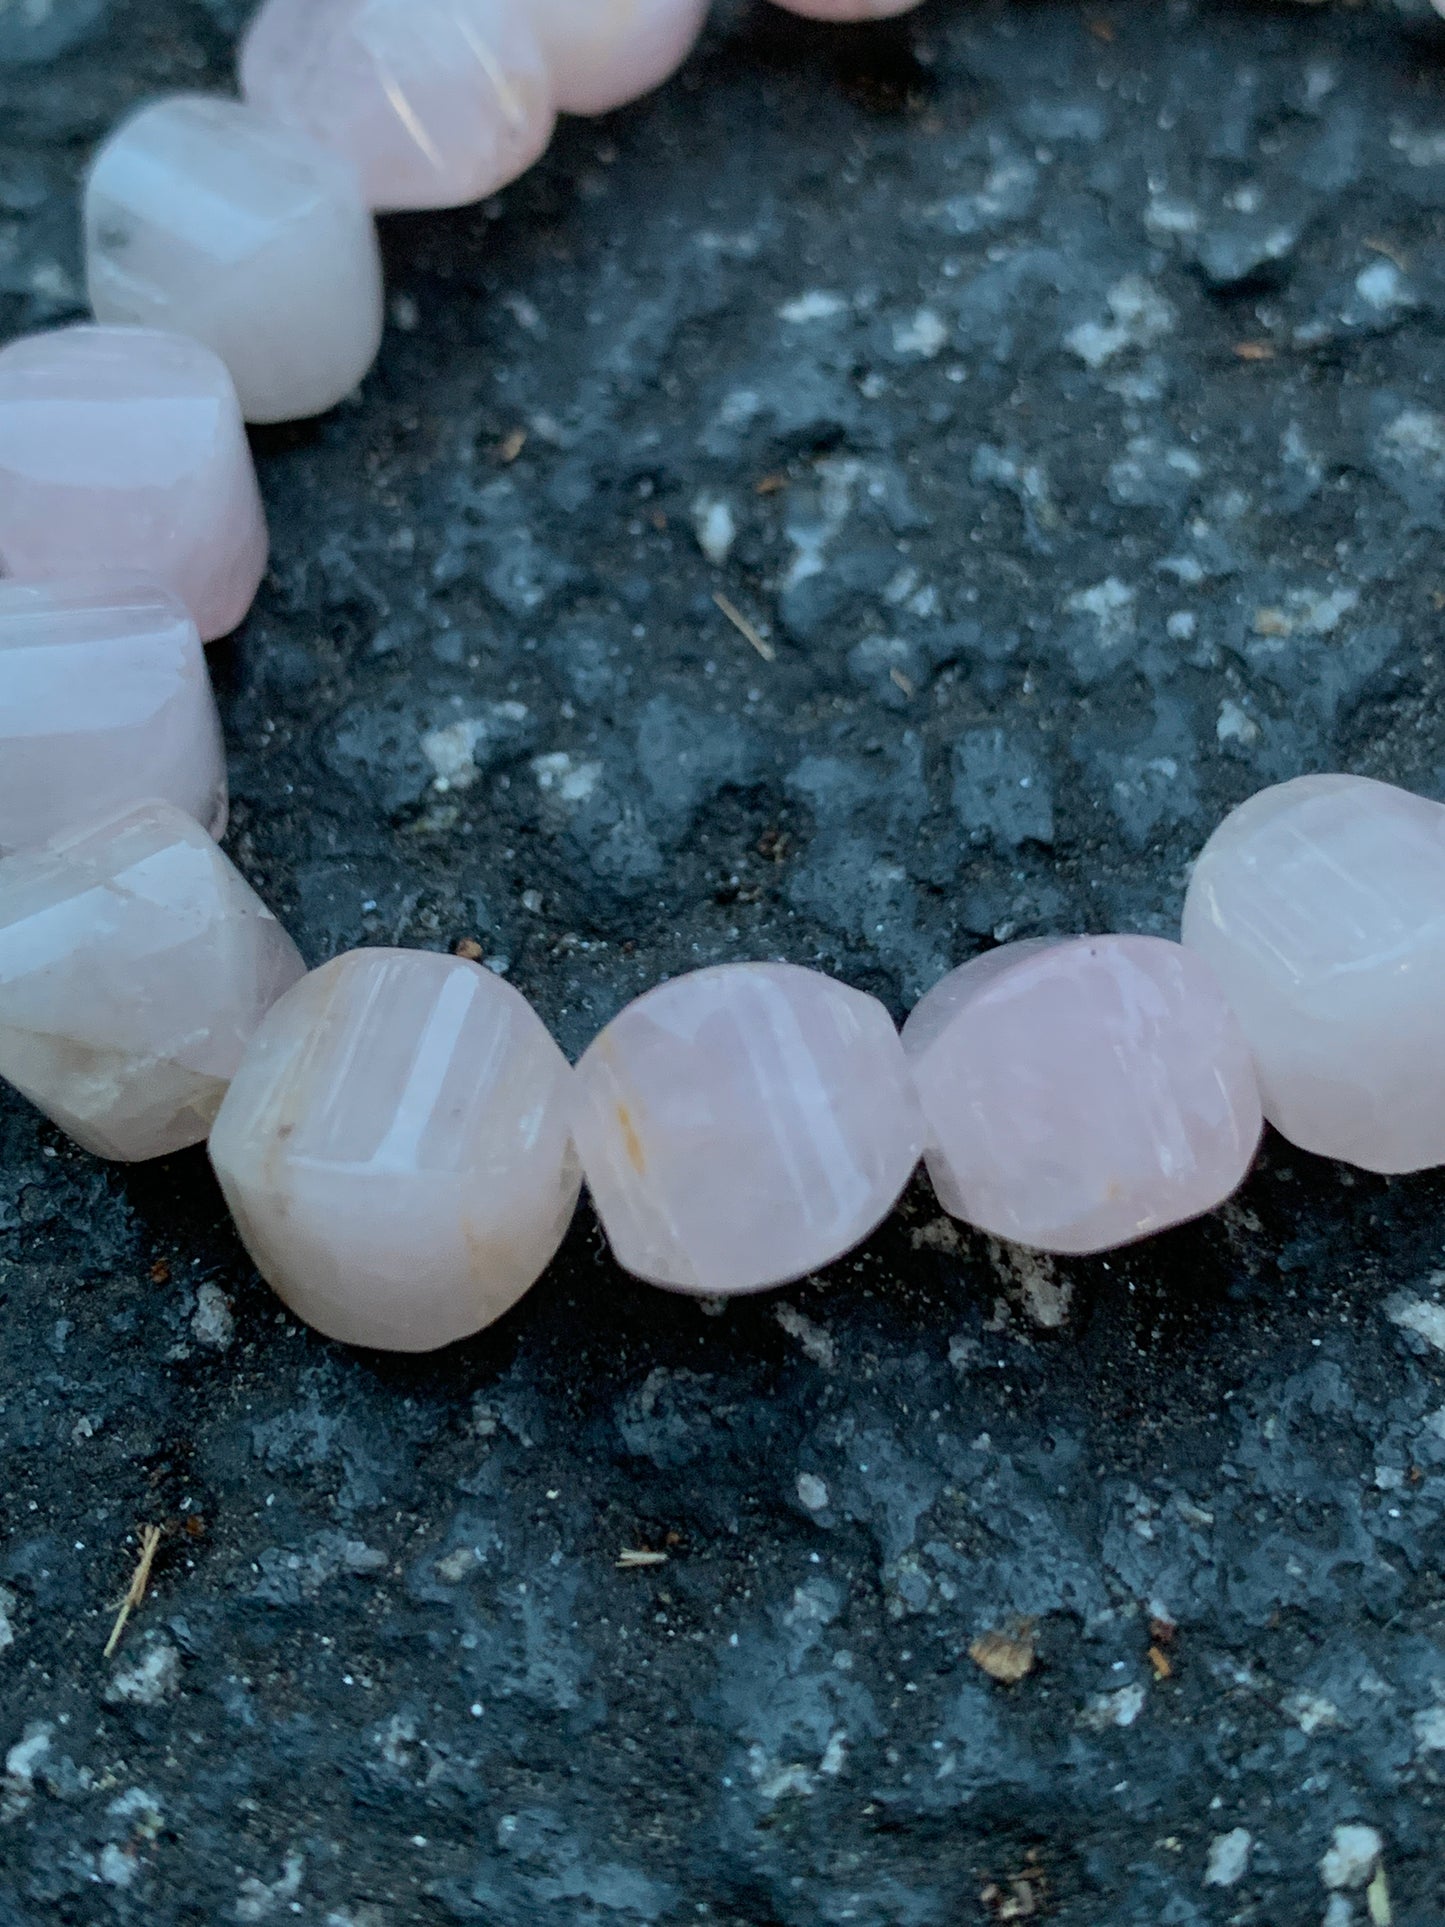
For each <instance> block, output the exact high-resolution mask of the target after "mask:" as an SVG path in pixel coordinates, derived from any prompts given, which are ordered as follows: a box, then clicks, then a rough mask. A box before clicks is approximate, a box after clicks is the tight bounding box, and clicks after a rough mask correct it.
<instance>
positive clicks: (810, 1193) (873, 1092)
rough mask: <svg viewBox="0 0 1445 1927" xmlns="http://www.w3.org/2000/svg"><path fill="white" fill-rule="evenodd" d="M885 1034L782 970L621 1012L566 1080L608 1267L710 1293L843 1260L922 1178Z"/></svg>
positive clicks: (673, 988)
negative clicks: (612, 1257) (571, 1080)
mask: <svg viewBox="0 0 1445 1927" xmlns="http://www.w3.org/2000/svg"><path fill="white" fill-rule="evenodd" d="M922 1131H923V1120H922V1118H921V1117H920V1115H919V1111H918V1102H917V1099H916V1097H915V1096H914V1094H913V1090H912V1087H911V1084H910V1082H909V1076H908V1066H907V1064H906V1063H905V1061H904V1057H903V1051H902V1048H901V1046H900V1044H899V1041H898V1033H897V1031H896V1029H895V1028H894V1025H893V1020H892V1018H891V1017H890V1016H889V1015H888V1012H887V1011H886V1010H885V1009H884V1008H883V1006H882V1005H881V1004H880V1003H878V1002H877V1001H876V1000H875V999H874V998H872V997H868V996H865V995H864V994H863V993H862V992H861V991H857V990H850V989H848V988H847V987H846V986H845V985H843V984H839V983H834V982H833V981H832V979H830V978H828V977H823V976H820V975H818V974H817V973H816V972H815V971H811V970H799V969H796V968H795V967H793V966H792V965H789V964H725V965H722V966H719V967H718V968H716V969H712V970H700V971H697V972H696V973H694V974H693V975H691V976H687V977H679V978H676V979H675V980H674V981H673V982H671V983H667V984H663V985H661V986H660V987H659V988H658V989H656V990H652V991H649V992H648V993H647V995H646V996H644V997H639V998H638V1000H637V1001H636V1003H633V1004H629V1005H628V1006H627V1008H626V1009H625V1010H624V1011H622V1012H621V1014H620V1015H619V1016H617V1017H616V1018H614V1019H613V1021H612V1022H611V1023H610V1024H609V1025H608V1026H607V1028H606V1029H605V1030H604V1031H603V1032H602V1034H601V1036H600V1037H598V1038H597V1040H596V1042H595V1043H594V1044H593V1045H592V1046H591V1048H590V1049H589V1050H588V1051H587V1053H586V1054H585V1056H584V1057H583V1059H582V1061H581V1063H580V1064H579V1065H578V1066H577V1082H576V1103H575V1109H574V1115H573V1135H574V1137H575V1140H576V1144H577V1149H578V1151H579V1153H580V1155H581V1158H582V1168H583V1170H584V1171H585V1172H586V1175H587V1183H588V1187H589V1189H590V1191H591V1193H592V1200H593V1203H594V1204H595V1205H596V1207H597V1210H598V1213H599V1215H600V1217H601V1219H602V1222H603V1225H604V1226H605V1227H606V1231H607V1235H608V1237H609V1239H610V1240H611V1242H612V1249H613V1251H614V1253H615V1254H616V1257H617V1260H618V1262H619V1263H620V1264H622V1265H625V1266H626V1268H627V1269H628V1270H629V1271H631V1272H634V1273H636V1275H637V1276H638V1277H639V1278H646V1279H648V1280H649V1281H650V1282H651V1283H652V1284H656V1285H665V1286H668V1287H670V1288H671V1289H673V1290H677V1291H691V1292H702V1293H709V1294H723V1293H731V1292H743V1291H759V1290H762V1289H763V1288H765V1287H766V1286H769V1285H780V1284H785V1283H786V1282H787V1281H788V1280H789V1279H792V1278H799V1277H802V1276H804V1275H805V1274H806V1273H807V1272H810V1271H816V1270H817V1269H818V1268H819V1267H820V1266H823V1265H826V1264H830V1263H831V1262H832V1261H833V1259H835V1258H838V1257H841V1256H842V1254H843V1253H844V1252H846V1251H849V1250H851V1249H852V1247H853V1246H854V1245H856V1244H857V1243H858V1242H859V1241H860V1240H861V1239H863V1238H866V1237H867V1235H868V1233H869V1232H870V1231H872V1230H873V1229H874V1227H875V1226H876V1225H877V1224H879V1223H880V1222H881V1221H882V1220H883V1219H884V1218H885V1217H887V1215H888V1213H889V1212H890V1211H891V1210H892V1208H893V1206H894V1204H895V1203H896V1202H897V1200H898V1198H899V1195H900V1194H901V1192H902V1190H903V1187H904V1186H905V1185H906V1184H907V1182H908V1179H909V1177H910V1175H911V1174H912V1171H913V1169H914V1167H915V1165H916V1164H917V1163H918V1158H919V1154H920V1151H921V1148H922Z"/></svg>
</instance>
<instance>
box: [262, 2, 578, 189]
mask: <svg viewBox="0 0 1445 1927" xmlns="http://www.w3.org/2000/svg"><path fill="white" fill-rule="evenodd" d="M241 84H242V87H243V88H244V90H245V93H246V97H247V99H248V100H251V101H253V102H254V103H255V104H256V105H257V106H258V107H264V108H265V109H266V110H267V111H268V112H269V113H272V114H274V115H275V116H276V117H277V118H278V119H279V120H284V121H289V122H290V123H292V124H293V125H294V126H297V127H304V128H306V129H307V130H308V131H309V132H310V133H312V134H314V135H316V137H317V138H318V139H319V140H323V141H325V142H326V143H327V145H328V146H330V147H334V148H335V149H336V150H337V151H338V153H342V154H345V155H346V156H347V158H348V159H349V160H351V161H352V162H353V163H354V164H355V166H356V168H357V169H358V171H359V173H360V175H361V179H362V183H363V185H364V188H365V191H366V195H367V198H368V200H369V201H370V203H371V205H372V206H373V207H377V208H424V207H459V206H461V205H463V204H464V203H465V202H468V201H479V200H481V199H483V198H484V196H486V195H488V194H494V193H495V192H496V190H497V189H498V188H499V187H503V186H505V185H506V183H507V182H508V181H511V180H515V179H516V177H517V175H519V174H521V173H523V172H524V171H525V170H526V169H527V168H529V167H530V166H531V165H532V163H533V161H535V160H536V159H537V158H538V156H539V155H540V154H541V153H542V151H543V149H544V148H545V147H546V145H547V142H548V141H549V140H550V139H551V135H552V125H553V121H554V118H555V111H556V110H555V108H554V105H553V99H552V77H551V74H550V72H549V71H548V67H547V61H546V57H545V55H544V54H543V51H542V47H541V44H540V42H539V41H538V38H537V35H536V32H535V30H534V28H533V26H532V22H531V19H530V9H529V8H528V7H527V6H525V5H523V4H522V0H265V4H264V5H263V6H262V8H261V10H260V12H259V13H258V14H257V15H256V18H255V19H254V21H253V22H252V24H251V28H250V31H249V33H248V34H247V36H246V39H245V41H244V43H243V45H242V48H241Z"/></svg>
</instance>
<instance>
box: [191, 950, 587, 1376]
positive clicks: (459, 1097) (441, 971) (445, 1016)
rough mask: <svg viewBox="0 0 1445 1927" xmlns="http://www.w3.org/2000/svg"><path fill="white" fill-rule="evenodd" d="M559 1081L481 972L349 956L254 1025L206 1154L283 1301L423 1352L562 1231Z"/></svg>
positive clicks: (515, 1000) (532, 1028)
mask: <svg viewBox="0 0 1445 1927" xmlns="http://www.w3.org/2000/svg"><path fill="white" fill-rule="evenodd" d="M571 1075H572V1073H571V1071H570V1070H569V1069H568V1067H567V1061H566V1059H565V1058H564V1057H563V1055H562V1053H561V1051H559V1050H558V1048H557V1046H556V1045H555V1044H554V1043H553V1041H552V1039H551V1037H550V1036H549V1035H548V1033H547V1031H546V1029H545V1027H544V1026H543V1024H542V1022H541V1020H540V1019H539V1018H538V1017H537V1015H536V1013H535V1012H534V1011H533V1010H532V1008H531V1006H530V1005H529V1004H528V1003H527V1002H526V1000H525V998H523V997H520V996H519V995H518V994H517V992H516V991H515V990H513V989H512V988H511V986H510V985H509V984H505V983H503V982H501V981H500V979H498V978H496V977H494V976H493V975H492V974H491V972H490V971H487V970H482V969H480V968H478V966H477V965H476V964H472V963H464V962H462V961H461V959H460V958H457V957H441V956H431V955H427V954H425V953H423V952H420V951H406V950H356V951H352V952H351V953H350V954H349V955H348V956H344V957H338V958H337V959H336V961H335V962H334V963H330V964H327V965H326V966H325V967H324V968H323V969H321V970H317V971H314V972H313V973H312V975H311V976H309V977H307V978H305V979H304V980H303V981H302V982H301V983H299V984H297V986H296V987H295V989H294V990H292V991H290V992H289V993H288V994H287V995H286V996H285V997H283V998H282V999H281V1001H280V1003H278V1004H277V1005H276V1006H275V1008H274V1009H273V1010H272V1011H271V1013H270V1015H269V1016H268V1017H267V1018H266V1021H265V1022H264V1023H263V1024H262V1025H261V1028H260V1030H259V1031H258V1032H257V1034H256V1037H255V1040H254V1042H253V1043H252V1045H251V1048H250V1050H249V1052H248V1053H247V1055H246V1060H245V1062H244V1063H243V1064H242V1066H241V1069H240V1071H239V1072H238V1073H237V1075H236V1080H235V1082H234V1083H233V1084H232V1086H231V1089H230V1092H229V1094H228V1095H227V1098H226V1101H225V1103H224V1104H223V1105H222V1107H221V1114H220V1116H219V1117H218V1118H217V1120H216V1128H215V1130H214V1132H213V1133H212V1135H211V1158H212V1161H213V1163H214V1164H215V1167H216V1171H217V1174H218V1176H219V1177H220V1180H221V1186H222V1188H223V1190H224V1191H225V1194H226V1199H227V1202H228V1203H229V1204H230V1206H231V1210H232V1212H233V1213H234V1214H235V1218H236V1223H237V1224H238V1225H239V1227H240V1230H241V1236H242V1237H243V1238H244V1239H245V1241H246V1246H247V1249H248V1250H249V1251H250V1253H251V1256H252V1257H253V1258H254V1259H255V1261H256V1264H257V1266H258V1268H259V1269H260V1271H261V1272H262V1274H263V1275H264V1276H265V1277H266V1278H267V1279H269V1280H270V1282H271V1284H272V1285H273V1286H274V1287H275V1288H276V1290H277V1291H278V1292H279V1293H280V1295H281V1297H282V1298H284V1299H285V1301H286V1303H287V1304H288V1305H290V1306H291V1308H292V1310H293V1311H295V1312H296V1313H297V1314H298V1315H299V1316H300V1317H302V1318H304V1319H305V1320H306V1321H307V1323H308V1324H311V1325H314V1326H316V1327H317V1329H318V1330H320V1331H323V1332H325V1333H326V1334H327V1335H328V1336H329V1337H332V1338H339V1339H342V1340H343V1341H345V1342H346V1343H348V1344H353V1345H372V1346H377V1347H379V1348H381V1349H383V1350H387V1351H404V1352H420V1351H430V1350H432V1349H433V1348H434V1347H436V1346H438V1345H446V1344H450V1343H451V1342H452V1340H453V1339H457V1338H465V1337H467V1336H468V1335H469V1334H470V1333H472V1332H476V1331H480V1330H481V1329H482V1327H483V1326H484V1325H489V1324H491V1322H492V1321H493V1319H496V1318H500V1317H501V1315H502V1313H503V1312H504V1311H506V1310H507V1309H508V1308H509V1307H510V1306H512V1305H514V1304H515V1303H516V1302H517V1300H518V1299H519V1298H520V1297H521V1296H522V1294H523V1293H524V1292H525V1291H526V1290H527V1289H528V1287H529V1286H530V1285H532V1284H533V1283H534V1282H535V1280H536V1279H537V1278H538V1276H539V1275H540V1274H541V1272H542V1271H543V1270H544V1269H545V1267H546V1265H547V1264H548V1262H549V1261H550V1260H551V1258H552V1255H553V1253H554V1252H555V1251H556V1249H557V1247H558V1245H559V1244H560V1243H561V1241H562V1237H563V1234H564V1233H565V1231H566V1229H567V1226H568V1224H569V1223H570V1221H571V1218H572V1214H573V1212H574V1211H575V1210H576V1207H577V1194H578V1190H579V1188H580V1178H579V1175H578V1171H577V1163H576V1159H575V1157H574V1155H573V1153H572V1150H571V1147H570V1144H569V1141H568V1132H567V1104H566V1084H567V1080H568V1079H569V1078H570V1077H571Z"/></svg>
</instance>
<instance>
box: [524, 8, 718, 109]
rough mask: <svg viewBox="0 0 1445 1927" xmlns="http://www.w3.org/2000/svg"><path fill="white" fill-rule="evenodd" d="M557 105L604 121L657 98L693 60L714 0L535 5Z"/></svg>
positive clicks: (538, 28)
mask: <svg viewBox="0 0 1445 1927" xmlns="http://www.w3.org/2000/svg"><path fill="white" fill-rule="evenodd" d="M529 4H530V6H531V10H532V15H533V18H534V20H535V22H536V26H537V31H538V33H539V34H540V36H541V39H542V44H543V46H544V47H545V49H546V52H547V58H548V60H549V62H550V63H551V67H552V79H553V82H554V84H555V87H556V91H557V105H558V107H559V108H560V109H561V110H562V112H564V113H568V114H605V113H607V112H609V111H610V110H611V109H612V108H614V107H622V106H624V105H625V104H626V103H627V102H628V101H630V100H637V99H638V98H640V96H641V95H643V94H647V93H651V91H652V89H653V88H654V87H660V86H661V85H662V83H663V82H664V81H665V80H666V79H667V78H668V76H669V75H670V74H673V73H675V72H676V70H677V69H678V68H679V67H680V66H681V65H682V63H683V61H684V60H686V58H687V56H688V55H689V53H691V51H692V49H693V45H694V43H695V42H696V40H697V37H698V35H699V34H700V33H701V32H702V28H703V22H704V21H705V20H706V18H707V10H708V0H529Z"/></svg>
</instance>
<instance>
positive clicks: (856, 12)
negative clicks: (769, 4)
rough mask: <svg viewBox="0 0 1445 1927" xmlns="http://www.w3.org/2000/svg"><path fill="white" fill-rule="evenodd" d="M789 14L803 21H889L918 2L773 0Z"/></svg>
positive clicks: (899, 0)
mask: <svg viewBox="0 0 1445 1927" xmlns="http://www.w3.org/2000/svg"><path fill="white" fill-rule="evenodd" d="M774 3H775V5H777V6H780V7H785V8H786V9H787V11H788V12H789V13H800V14H802V16H803V18H804V19H805V20H831V21H837V22H849V23H851V22H854V21H858V20H891V19H892V17H893V16H894V14H898V13H911V12H912V11H913V9H914V8H915V7H916V6H918V5H919V0H774Z"/></svg>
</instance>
